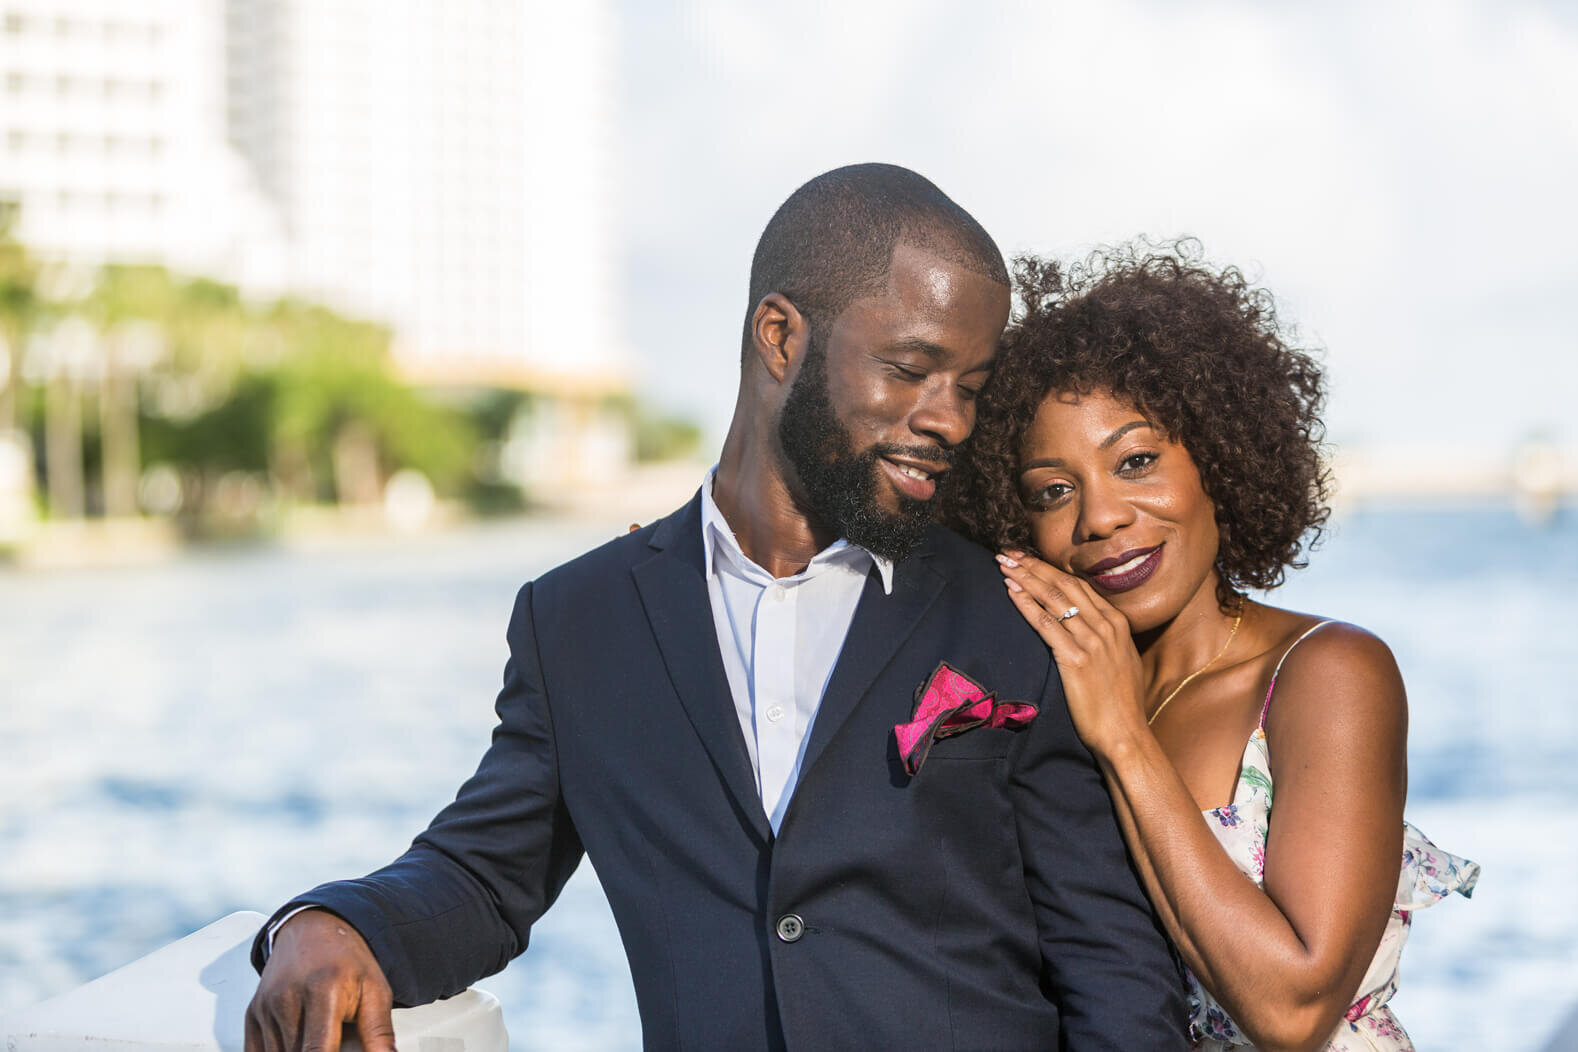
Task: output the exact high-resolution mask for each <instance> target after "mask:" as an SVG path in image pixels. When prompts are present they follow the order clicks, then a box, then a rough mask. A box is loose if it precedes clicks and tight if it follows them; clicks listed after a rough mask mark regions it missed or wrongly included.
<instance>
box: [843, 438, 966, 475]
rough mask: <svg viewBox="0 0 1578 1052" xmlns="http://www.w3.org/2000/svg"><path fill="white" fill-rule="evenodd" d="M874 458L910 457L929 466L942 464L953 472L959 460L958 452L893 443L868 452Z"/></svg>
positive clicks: (869, 449)
mask: <svg viewBox="0 0 1578 1052" xmlns="http://www.w3.org/2000/svg"><path fill="white" fill-rule="evenodd" d="M866 455H867V456H872V457H908V458H910V459H911V460H921V461H925V462H926V463H928V464H940V465H942V466H943V467H944V468H946V469H949V470H951V469H952V468H953V466H954V462H955V461H956V460H957V459H958V450H956V449H951V448H947V449H945V448H944V447H942V446H901V445H897V444H895V443H891V442H878V443H877V444H875V445H873V446H870V447H868V448H867V450H866Z"/></svg>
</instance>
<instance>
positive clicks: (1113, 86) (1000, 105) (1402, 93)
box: [613, 0, 1578, 466]
mask: <svg viewBox="0 0 1578 1052" xmlns="http://www.w3.org/2000/svg"><path fill="white" fill-rule="evenodd" d="M615 12H616V14H617V19H616V31H617V45H616V47H617V55H618V62H617V73H616V75H617V77H618V80H619V83H618V85H617V89H616V93H617V98H618V99H619V100H620V112H619V114H618V121H617V124H616V131H615V137H614V144H613V147H614V157H615V162H616V180H615V181H616V188H617V190H616V199H617V209H616V211H617V213H618V214H617V216H616V223H615V229H616V230H618V231H619V232H620V233H621V235H622V238H621V240H622V252H623V258H622V268H623V269H622V275H623V283H622V288H621V294H622V296H623V297H624V303H623V305H622V306H623V310H622V311H621V312H620V313H621V316H622V318H623V322H624V326H625V333H624V337H625V341H626V343H627V345H628V346H629V348H630V349H631V354H632V357H633V358H634V359H635V360H636V362H637V368H638V370H639V374H640V376H641V377H642V381H641V382H642V386H643V389H644V390H645V391H647V392H648V393H649V395H650V396H651V397H652V398H653V399H654V400H655V401H657V402H659V403H660V404H662V405H664V406H666V407H668V408H670V409H674V410H678V411H682V412H686V413H689V414H692V415H694V416H695V417H696V418H697V419H699V420H700V421H701V422H702V423H703V424H704V425H705V426H706V427H707V429H708V431H709V433H710V435H711V436H712V438H713V440H714V441H716V440H717V439H720V438H721V435H722V433H723V430H724V429H725V427H726V425H727V421H728V416H729V413H730V412H731V410H732V407H733V399H734V392H735V382H736V378H737V372H736V370H737V363H738V346H739V344H738V340H739V326H740V323H741V318H742V317H743V315H744V312H745V310H746V307H747V303H746V284H747V276H748V271H749V266H750V257H751V252H752V250H753V248H754V246H755V241H756V238H757V237H758V235H759V234H760V232H761V228H762V226H763V225H764V224H765V223H766V221H767V219H768V218H769V216H770V215H771V214H772V212H773V210H774V209H775V208H776V207H777V205H778V204H779V203H780V202H781V201H782V200H783V199H784V198H785V197H786V196H787V195H788V194H789V193H790V192H791V191H792V190H793V189H794V188H795V187H796V186H798V185H799V184H800V183H802V182H804V181H805V180H806V179H808V178H810V177H811V176H813V175H815V174H817V173H818V172H821V171H824V170H826V169H829V168H832V167H836V166H838V165H841V164H847V163H853V162H860V161H888V162H893V163H897V164H903V165H906V166H909V167H911V168H914V169H916V170H917V171H919V172H921V173H922V174H924V175H926V176H928V177H929V178H931V179H932V180H933V181H934V182H936V183H937V184H938V185H939V186H941V187H942V188H943V190H944V191H946V192H947V193H948V194H949V195H950V196H952V197H953V198H954V199H955V200H957V201H958V202H960V203H961V204H962V205H964V206H965V207H966V208H967V209H969V210H970V211H971V212H972V213H973V214H974V215H975V216H976V217H977V218H978V219H979V220H980V221H981V222H982V223H983V224H984V225H985V226H986V228H987V229H988V230H989V231H991V232H992V233H993V235H994V236H995V237H996V238H997V239H998V241H999V243H1000V244H1001V245H1002V247H1003V248H1004V250H1005V251H1006V252H1008V253H1010V254H1013V253H1017V252H1035V253H1039V254H1043V255H1052V256H1056V257H1059V258H1071V257H1075V256H1078V255H1083V254H1084V253H1085V252H1087V251H1088V250H1089V249H1091V248H1092V247H1094V246H1097V245H1100V244H1104V243H1113V242H1120V241H1124V240H1127V239H1129V238H1132V237H1134V236H1136V235H1141V234H1143V235H1148V236H1150V237H1153V238H1170V237H1175V236H1180V235H1192V236H1195V237H1198V238H1199V239H1200V240H1201V241H1202V242H1203V244H1204V246H1205V250H1206V252H1207V254H1208V256H1209V257H1210V258H1211V259H1213V260H1215V261H1217V262H1220V263H1224V264H1226V263H1231V264H1235V265H1238V266H1239V267H1241V268H1242V269H1244V270H1245V271H1246V272H1247V273H1248V274H1249V275H1250V277H1251V278H1252V279H1253V280H1255V281H1257V282H1258V283H1259V284H1261V285H1263V286H1264V287H1266V288H1269V289H1270V290H1271V291H1272V292H1273V293H1274V294H1275V295H1276V296H1277V298H1278V301H1279V303H1280V305H1281V307H1282V312H1283V315H1284V317H1286V318H1287V319H1289V320H1291V321H1292V322H1293V323H1295V325H1296V326H1297V328H1298V330H1299V332H1300V335H1301V337H1302V339H1303V340H1304V342H1305V344H1306V345H1313V346H1316V347H1320V348H1323V349H1324V355H1325V361H1326V363H1327V369H1328V376H1329V380H1330V386H1331V399H1330V404H1329V409H1328V412H1327V423H1328V425H1329V428H1330V434H1331V437H1332V438H1333V440H1334V441H1335V442H1336V443H1337V444H1338V445H1339V447H1346V446H1352V447H1366V448H1374V447H1381V448H1386V449H1392V450H1406V451H1410V453H1409V455H1414V454H1415V453H1417V455H1420V456H1429V457H1444V458H1451V457H1467V458H1479V459H1481V460H1484V459H1486V458H1490V459H1499V458H1503V457H1505V456H1506V455H1507V452H1508V451H1509V450H1510V449H1511V448H1512V447H1513V446H1515V445H1516V444H1518V443H1519V442H1522V441H1524V440H1526V439H1528V438H1530V437H1533V436H1543V437H1545V438H1547V439H1551V440H1554V441H1556V442H1557V443H1559V444H1560V445H1561V446H1563V447H1564V448H1566V449H1567V450H1569V451H1572V452H1573V453H1575V454H1578V424H1575V423H1574V421H1573V419H1572V413H1571V412H1570V409H1569V407H1570V405H1571V402H1572V392H1573V390H1574V387H1575V385H1578V354H1575V353H1574V352H1575V351H1578V336H1575V335H1574V332H1575V330H1574V328H1573V325H1572V315H1573V313H1574V307H1578V259H1575V258H1574V255H1573V246H1574V245H1575V244H1578V203H1575V197H1578V193H1575V188H1578V13H1575V12H1578V8H1573V7H1567V8H1565V9H1564V8H1563V6H1561V5H1559V4H1554V3H1533V2H1519V0H1501V2H1496V3H1472V2H1464V0H1438V2H1431V3H1428V4H1427V3H1386V2H1379V3H1368V4H1361V3H1332V4H1322V5H1319V6H1318V7H1317V6H1316V5H1269V4H1252V3H1240V2H1220V3H1165V2H1145V0H1112V2H1102V3H1083V4H1071V3H1062V2H1042V3H1034V2H997V3H993V2H989V0H987V2H980V3H972V4H969V5H964V4H958V3H945V2H940V0H836V2H833V0H829V2H811V3H793V4H790V3H762V2H755V0H671V2H669V3H647V2H641V0H621V2H620V3H618V4H617V5H616V7H615ZM1438 466H1439V465H1438Z"/></svg>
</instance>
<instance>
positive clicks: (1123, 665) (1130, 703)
mask: <svg viewBox="0 0 1578 1052" xmlns="http://www.w3.org/2000/svg"><path fill="white" fill-rule="evenodd" d="M997 562H998V566H999V568H1001V570H1002V571H1003V577H1004V581H1005V583H1006V584H1007V585H1008V595H1009V598H1011V599H1012V600H1013V602H1014V605H1015V606H1016V607H1018V608H1019V612H1020V613H1021V614H1023V615H1024V618H1025V620H1026V621H1028V622H1030V627H1031V628H1034V629H1035V630H1036V632H1037V633H1039V634H1040V636H1041V638H1042V639H1043V640H1045V641H1046V644H1047V646H1049V647H1051V648H1052V656H1053V658H1055V659H1056V660H1057V667H1058V673H1059V675H1061V676H1062V678H1063V693H1064V694H1065V695H1066V696H1067V698H1068V711H1069V715H1070V716H1072V717H1073V719H1074V729H1075V730H1076V731H1078V732H1079V736H1080V739H1081V740H1082V741H1083V742H1084V743H1085V745H1086V747H1087V748H1089V749H1090V750H1091V751H1092V752H1094V753H1096V754H1097V755H1098V756H1100V755H1102V754H1103V753H1104V752H1106V751H1107V750H1109V749H1111V748H1112V747H1113V746H1115V745H1116V744H1117V743H1118V742H1119V741H1121V740H1123V739H1124V738H1126V737H1132V736H1133V735H1134V734H1135V733H1136V732H1137V731H1142V730H1143V729H1144V728H1145V687H1144V673H1143V670H1142V669H1141V667H1140V654H1139V651H1138V650H1136V649H1135V647H1134V637H1133V635H1132V634H1131V633H1130V632H1129V622H1128V619H1127V618H1125V617H1124V616H1123V615H1122V614H1120V613H1119V612H1118V611H1117V610H1116V609H1114V608H1113V606H1112V604H1111V603H1109V602H1107V601H1106V600H1105V599H1103V598H1102V597H1101V596H1100V595H1098V594H1097V593H1096V590H1095V589H1094V588H1092V587H1091V586H1090V585H1089V584H1088V583H1087V582H1085V581H1083V580H1081V579H1080V578H1078V577H1075V576H1073V575H1071V574H1067V573H1064V572H1063V571H1062V570H1059V569H1058V568H1057V567H1055V566H1052V565H1051V564H1050V563H1047V562H1045V561H1043V560H1041V559H1038V558H1036V557H1035V556H1033V555H1028V554H1026V553H1024V552H1020V551H1010V552H1006V553H1004V554H1001V555H999V556H998V557H997ZM1076 609H1077V610H1078V613H1073V614H1070V613H1069V611H1072V610H1076Z"/></svg>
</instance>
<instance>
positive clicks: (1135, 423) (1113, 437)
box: [1096, 420, 1153, 449]
mask: <svg viewBox="0 0 1578 1052" xmlns="http://www.w3.org/2000/svg"><path fill="white" fill-rule="evenodd" d="M1152 426H1153V425H1152V424H1151V422H1150V421H1149V420H1131V421H1129V422H1128V423H1127V424H1124V425H1123V426H1122V427H1120V428H1118V430H1116V431H1114V432H1113V433H1112V434H1110V435H1108V436H1107V437H1106V438H1104V439H1102V442H1101V445H1099V446H1097V447H1096V448H1097V449H1110V448H1111V447H1112V444H1113V443H1114V442H1116V441H1118V439H1120V438H1122V437H1123V436H1124V435H1126V434H1128V433H1129V432H1130V431H1133V430H1134V429H1135V428H1137V427H1152Z"/></svg>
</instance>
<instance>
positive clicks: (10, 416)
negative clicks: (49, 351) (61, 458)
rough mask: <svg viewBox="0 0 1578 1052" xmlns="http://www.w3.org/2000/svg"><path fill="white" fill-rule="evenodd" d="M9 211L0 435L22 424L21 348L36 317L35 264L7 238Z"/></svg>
mask: <svg viewBox="0 0 1578 1052" xmlns="http://www.w3.org/2000/svg"><path fill="white" fill-rule="evenodd" d="M12 214H13V213H12V212H11V211H10V210H9V209H5V210H0V351H3V354H4V357H5V368H4V370H3V372H4V376H3V377H0V432H8V431H12V430H17V429H20V427H21V425H22V348H23V347H24V346H25V344H26V341H27V334H28V332H29V331H30V330H31V328H32V325H33V323H34V319H35V318H36V316H37V314H38V307H39V300H38V293H37V291H36V290H37V286H38V264H37V263H36V262H34V260H33V258H32V257H31V256H30V255H28V251H27V249H26V248H25V247H24V246H23V245H22V243H21V242H19V241H17V240H16V239H15V238H14V237H12V236H11V227H12Z"/></svg>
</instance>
